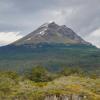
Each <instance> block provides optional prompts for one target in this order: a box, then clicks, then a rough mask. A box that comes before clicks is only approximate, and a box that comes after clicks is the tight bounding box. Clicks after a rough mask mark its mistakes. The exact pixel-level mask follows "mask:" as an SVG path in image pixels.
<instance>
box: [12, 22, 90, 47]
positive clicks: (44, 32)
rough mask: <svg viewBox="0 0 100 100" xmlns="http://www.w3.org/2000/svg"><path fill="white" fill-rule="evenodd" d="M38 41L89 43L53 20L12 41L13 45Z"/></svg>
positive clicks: (36, 42)
mask: <svg viewBox="0 0 100 100" xmlns="http://www.w3.org/2000/svg"><path fill="white" fill-rule="evenodd" d="M38 43H64V44H87V45H88V44H89V43H88V42H86V41H85V40H83V39H82V38H81V37H80V36H78V35H77V34H76V33H75V32H74V31H73V30H71V29H70V28H68V27H66V26H65V25H61V26H60V25H57V24H56V23H55V22H50V23H45V24H43V25H41V26H40V27H39V28H37V29H36V30H35V31H33V32H31V33H30V34H28V35H27V36H25V37H24V38H22V39H20V40H18V41H16V42H14V43H13V44H14V45H23V44H38Z"/></svg>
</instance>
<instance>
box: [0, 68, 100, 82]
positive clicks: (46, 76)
mask: <svg viewBox="0 0 100 100" xmlns="http://www.w3.org/2000/svg"><path fill="white" fill-rule="evenodd" d="M70 75H77V76H80V77H90V78H93V79H96V78H98V77H99V75H98V74H97V72H96V71H91V72H89V71H85V70H83V69H81V68H80V67H74V68H69V67H64V68H62V69H61V70H60V71H58V72H50V71H49V70H48V69H46V68H45V67H43V66H36V67H33V68H32V69H30V70H27V71H25V72H24V73H23V74H22V75H20V74H18V73H17V72H13V71H1V72H0V76H4V77H9V78H11V79H17V78H18V77H20V76H21V77H23V78H25V79H29V80H31V81H34V82H49V81H52V80H54V79H56V78H59V77H62V76H70Z"/></svg>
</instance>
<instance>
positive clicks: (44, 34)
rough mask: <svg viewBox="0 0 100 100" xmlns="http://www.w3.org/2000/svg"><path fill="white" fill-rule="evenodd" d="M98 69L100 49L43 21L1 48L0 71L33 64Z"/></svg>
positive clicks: (68, 30)
mask: <svg viewBox="0 0 100 100" xmlns="http://www.w3.org/2000/svg"><path fill="white" fill-rule="evenodd" d="M38 65H41V66H45V67H47V68H48V69H49V70H51V71H57V70H60V69H61V68H62V67H65V66H66V67H76V66H79V67H82V68H84V69H86V70H90V69H93V70H94V69H95V70H97V69H99V68H100V49H98V48H96V47H95V46H93V45H92V44H90V43H88V42H86V41H85V40H83V39H82V38H81V37H80V36H78V35H77V34H76V33H75V32H74V31H72V30H71V29H70V28H68V27H66V26H65V25H62V26H59V25H57V24H56V23H54V22H52V23H45V24H43V25H42V26H40V27H39V28H38V29H36V30H35V31H33V32H31V33H30V34H28V35H27V36H25V37H23V38H21V39H20V40H17V41H15V42H14V43H11V44H10V45H7V46H4V47H0V70H1V69H2V70H17V71H20V72H22V71H24V70H26V69H28V68H32V67H33V66H38Z"/></svg>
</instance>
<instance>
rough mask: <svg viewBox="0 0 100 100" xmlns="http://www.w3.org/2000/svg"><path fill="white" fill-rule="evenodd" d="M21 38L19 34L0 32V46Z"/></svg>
mask: <svg viewBox="0 0 100 100" xmlns="http://www.w3.org/2000/svg"><path fill="white" fill-rule="evenodd" d="M20 38H22V35H20V34H19V32H0V46H3V45H7V44H9V43H12V42H14V41H16V40H18V39H20Z"/></svg>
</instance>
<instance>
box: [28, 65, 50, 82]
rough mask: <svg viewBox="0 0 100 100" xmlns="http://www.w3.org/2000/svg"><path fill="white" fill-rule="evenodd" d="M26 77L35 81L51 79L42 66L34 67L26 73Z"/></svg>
mask: <svg viewBox="0 0 100 100" xmlns="http://www.w3.org/2000/svg"><path fill="white" fill-rule="evenodd" d="M27 77H28V78H29V79H30V80H32V81H35V82H47V81H51V80H52V77H51V76H50V73H49V72H48V71H47V70H46V69H45V68H44V67H42V66H37V67H34V68H33V69H32V70H31V71H30V72H29V73H27Z"/></svg>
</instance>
